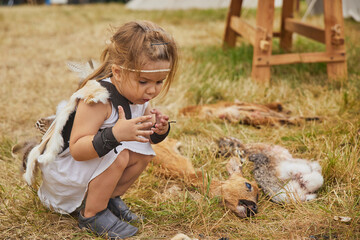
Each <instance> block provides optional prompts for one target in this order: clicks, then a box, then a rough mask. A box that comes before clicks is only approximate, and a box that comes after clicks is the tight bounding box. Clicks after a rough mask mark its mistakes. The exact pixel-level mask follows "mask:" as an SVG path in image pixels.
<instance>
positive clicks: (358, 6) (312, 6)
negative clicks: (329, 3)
mask: <svg viewBox="0 0 360 240" xmlns="http://www.w3.org/2000/svg"><path fill="white" fill-rule="evenodd" d="M306 2H307V3H308V9H307V11H306V13H305V15H304V17H303V19H305V18H306V17H307V15H308V14H312V15H316V14H322V13H323V12H324V5H323V1H322V0H306ZM342 5H343V17H344V18H353V19H354V20H355V21H357V22H360V0H342Z"/></svg>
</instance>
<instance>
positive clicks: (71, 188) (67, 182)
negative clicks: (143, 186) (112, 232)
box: [38, 79, 155, 214]
mask: <svg viewBox="0 0 360 240" xmlns="http://www.w3.org/2000/svg"><path fill="white" fill-rule="evenodd" d="M103 81H108V82H111V81H110V79H105V80H103ZM147 106H148V103H145V104H141V105H140V104H130V110H131V117H132V118H137V117H140V116H143V115H144V113H145V109H146V107H147ZM117 120H118V113H117V112H116V110H115V108H114V106H112V112H111V116H110V117H109V118H108V119H107V120H105V122H104V123H103V125H102V126H101V128H107V127H112V126H114V125H115V123H116V122H117ZM121 143H122V145H119V146H117V147H116V152H117V153H116V152H115V151H114V150H112V151H110V152H109V153H107V154H106V155H105V156H103V157H101V158H94V159H91V160H87V161H76V160H74V158H73V157H72V156H71V154H70V150H69V148H67V149H65V150H64V151H63V152H62V153H60V154H59V155H58V156H57V157H56V159H55V161H53V162H51V163H49V164H46V165H45V164H41V163H40V164H39V166H40V168H41V172H42V180H43V181H42V184H41V186H40V188H39V190H38V196H39V198H40V200H41V202H42V203H43V204H44V205H45V206H46V207H48V208H50V209H52V210H54V211H56V212H59V213H62V214H69V213H72V212H74V211H75V210H76V209H77V208H78V207H80V205H81V203H82V201H83V199H84V197H85V195H86V191H87V188H88V184H89V182H90V181H91V180H92V179H94V178H95V177H97V176H98V175H99V174H101V173H102V172H104V171H105V170H106V169H107V168H108V167H109V166H110V165H111V164H112V163H113V162H114V160H115V159H116V157H117V155H118V154H119V153H120V152H121V151H122V150H124V149H128V150H130V151H132V152H136V153H140V154H144V155H154V156H155V152H154V151H153V149H152V147H151V144H150V143H142V142H137V141H124V142H121Z"/></svg>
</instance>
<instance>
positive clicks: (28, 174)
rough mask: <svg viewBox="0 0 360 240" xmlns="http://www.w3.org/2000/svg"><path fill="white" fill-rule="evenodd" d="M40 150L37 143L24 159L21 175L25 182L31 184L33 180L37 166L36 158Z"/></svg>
mask: <svg viewBox="0 0 360 240" xmlns="http://www.w3.org/2000/svg"><path fill="white" fill-rule="evenodd" d="M40 154H41V152H40V149H39V145H38V146H35V147H34V148H33V149H32V150H31V151H30V153H29V156H28V158H27V160H26V170H25V173H24V175H23V177H24V179H25V181H26V183H27V184H28V185H29V186H31V185H32V184H33V182H34V175H35V172H36V167H37V159H38V157H39V156H40Z"/></svg>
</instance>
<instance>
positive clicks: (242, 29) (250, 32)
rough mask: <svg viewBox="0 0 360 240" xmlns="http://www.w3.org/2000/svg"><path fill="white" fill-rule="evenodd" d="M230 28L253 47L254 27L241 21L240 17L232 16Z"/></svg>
mask: <svg viewBox="0 0 360 240" xmlns="http://www.w3.org/2000/svg"><path fill="white" fill-rule="evenodd" d="M230 27H231V29H232V30H234V31H235V32H236V33H237V34H239V35H241V36H242V37H243V38H245V39H246V40H248V41H249V42H250V43H251V44H252V45H253V46H254V44H255V31H256V30H255V27H253V26H251V25H250V24H249V23H247V22H245V21H244V20H242V19H241V18H240V17H236V16H233V17H232V18H231V20H230Z"/></svg>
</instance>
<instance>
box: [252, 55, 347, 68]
mask: <svg viewBox="0 0 360 240" xmlns="http://www.w3.org/2000/svg"><path fill="white" fill-rule="evenodd" d="M254 60H255V65H256V66H272V65H282V64H294V63H315V62H327V63H336V62H344V61H345V60H346V54H345V52H336V53H332V54H329V53H326V52H314V53H288V54H279V55H272V56H269V57H266V56H265V57H258V58H257V59H254Z"/></svg>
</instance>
